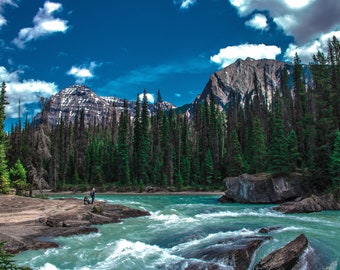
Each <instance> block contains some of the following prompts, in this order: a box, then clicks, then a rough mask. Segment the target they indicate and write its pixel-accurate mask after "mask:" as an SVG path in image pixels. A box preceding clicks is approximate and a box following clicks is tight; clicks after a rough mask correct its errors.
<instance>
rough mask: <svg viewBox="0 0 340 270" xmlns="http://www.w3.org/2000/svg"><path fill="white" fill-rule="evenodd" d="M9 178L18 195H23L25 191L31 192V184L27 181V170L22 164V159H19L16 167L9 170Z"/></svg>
mask: <svg viewBox="0 0 340 270" xmlns="http://www.w3.org/2000/svg"><path fill="white" fill-rule="evenodd" d="M9 176H10V179H11V183H12V186H13V187H14V188H15V189H16V192H17V194H18V195H22V194H23V192H24V191H26V190H29V184H28V183H27V181H26V180H27V177H26V170H25V168H24V166H23V165H22V164H21V162H20V159H18V160H17V162H16V163H15V164H14V167H13V168H11V169H10V170H9Z"/></svg>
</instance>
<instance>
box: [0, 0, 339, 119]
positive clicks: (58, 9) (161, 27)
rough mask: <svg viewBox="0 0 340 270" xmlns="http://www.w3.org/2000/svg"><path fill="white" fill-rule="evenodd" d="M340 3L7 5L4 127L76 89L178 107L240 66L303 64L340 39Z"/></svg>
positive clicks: (19, 1)
mask: <svg viewBox="0 0 340 270" xmlns="http://www.w3.org/2000/svg"><path fill="white" fill-rule="evenodd" d="M339 11H340V1H339V0H261V1H260V0H125V1H118V0H99V1H98V0H96V1H95V0H81V1H76V0H59V1H44V0H34V1H33V0H0V46H1V50H0V80H2V81H6V83H7V96H8V101H9V102H10V104H9V105H8V106H7V108H6V112H7V118H16V117H17V116H18V102H19V98H20V103H21V112H22V113H23V115H25V114H28V115H29V117H32V115H34V114H35V113H36V112H37V111H36V110H34V108H37V107H36V104H37V100H38V99H39V98H40V97H49V96H51V95H52V94H55V93H57V92H58V91H60V90H62V89H64V88H65V87H67V86H70V85H72V84H74V83H83V84H86V85H87V86H89V87H90V88H91V89H92V90H94V91H95V92H96V93H97V94H99V95H101V96H117V97H120V98H127V99H129V100H135V99H136V95H137V94H138V93H141V92H142V91H143V90H144V89H146V91H147V92H148V93H149V94H150V96H152V95H155V94H156V93H157V91H158V90H160V91H161V94H162V97H163V99H164V100H166V101H169V102H171V103H173V104H174V105H175V106H181V105H183V104H186V103H191V102H192V101H193V100H194V99H195V97H196V96H197V95H198V94H200V93H201V92H202V90H203V88H204V86H205V84H206V83H207V81H208V79H209V76H210V75H211V74H212V73H213V72H215V71H217V70H219V69H221V68H223V67H225V66H227V65H229V64H231V63H232V62H234V61H235V60H236V59H238V58H242V59H245V58H246V57H252V58H255V59H260V58H270V59H278V60H283V61H291V60H292V57H293V56H294V54H295V52H297V53H298V54H299V55H300V57H301V58H302V60H303V61H304V62H305V63H308V62H309V61H311V56H312V54H313V53H315V52H316V51H317V50H321V51H325V49H326V44H327V41H328V39H329V38H331V37H332V36H333V35H335V36H337V37H338V38H340V12H339Z"/></svg>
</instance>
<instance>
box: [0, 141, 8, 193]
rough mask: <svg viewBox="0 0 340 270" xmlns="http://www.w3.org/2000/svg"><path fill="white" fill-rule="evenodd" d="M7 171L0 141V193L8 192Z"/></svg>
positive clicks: (4, 154) (3, 147)
mask: <svg viewBox="0 0 340 270" xmlns="http://www.w3.org/2000/svg"><path fill="white" fill-rule="evenodd" d="M9 184H10V182H9V171H8V167H7V160H6V153H5V146H4V144H3V143H0V194H6V193H8V192H9Z"/></svg>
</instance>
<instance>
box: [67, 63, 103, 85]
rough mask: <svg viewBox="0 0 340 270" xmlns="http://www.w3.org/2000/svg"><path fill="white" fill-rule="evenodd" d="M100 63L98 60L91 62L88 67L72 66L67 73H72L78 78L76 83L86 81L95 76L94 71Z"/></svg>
mask: <svg viewBox="0 0 340 270" xmlns="http://www.w3.org/2000/svg"><path fill="white" fill-rule="evenodd" d="M97 66H98V65H97V64H96V62H91V63H90V65H89V66H88V67H86V66H84V65H83V66H79V67H76V66H72V67H71V69H70V70H69V71H68V72H67V75H72V76H73V77H75V78H76V83H84V82H85V81H86V80H87V79H90V78H93V77H94V74H93V71H94V69H95V68H96V67H97Z"/></svg>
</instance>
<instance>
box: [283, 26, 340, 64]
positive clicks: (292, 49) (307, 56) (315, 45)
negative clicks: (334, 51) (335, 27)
mask: <svg viewBox="0 0 340 270" xmlns="http://www.w3.org/2000/svg"><path fill="white" fill-rule="evenodd" d="M333 36H335V37H336V38H337V39H340V31H332V32H329V33H327V34H324V35H321V36H320V38H318V39H315V40H312V41H311V42H308V43H306V44H304V45H302V46H297V45H295V44H290V45H289V47H288V49H287V50H286V52H285V54H284V57H285V60H286V61H290V62H293V59H294V56H295V54H296V53H297V54H298V55H299V57H300V59H301V62H302V63H309V62H311V61H312V56H313V55H314V54H316V53H317V51H321V52H327V50H328V41H329V40H331V39H332V38H333Z"/></svg>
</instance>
